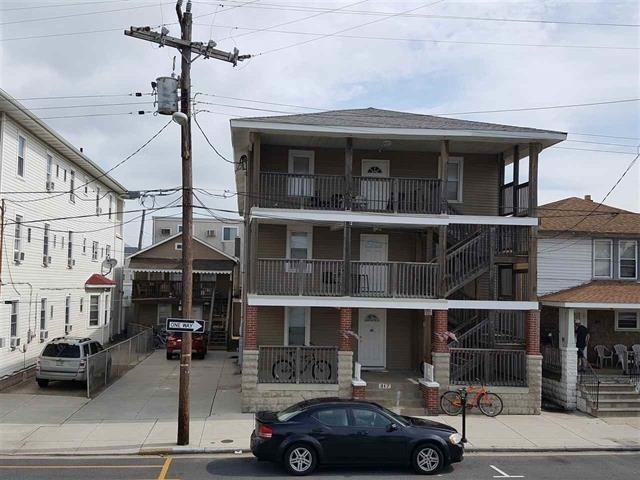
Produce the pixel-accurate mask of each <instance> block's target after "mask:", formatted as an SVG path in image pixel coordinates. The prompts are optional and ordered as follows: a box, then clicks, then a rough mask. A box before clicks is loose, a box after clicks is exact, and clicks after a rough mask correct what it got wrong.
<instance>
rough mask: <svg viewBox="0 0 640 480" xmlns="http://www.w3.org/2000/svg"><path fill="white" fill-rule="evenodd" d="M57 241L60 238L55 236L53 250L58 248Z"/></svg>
mask: <svg viewBox="0 0 640 480" xmlns="http://www.w3.org/2000/svg"><path fill="white" fill-rule="evenodd" d="M57 241H58V237H57V236H56V235H54V236H53V248H56V245H57Z"/></svg>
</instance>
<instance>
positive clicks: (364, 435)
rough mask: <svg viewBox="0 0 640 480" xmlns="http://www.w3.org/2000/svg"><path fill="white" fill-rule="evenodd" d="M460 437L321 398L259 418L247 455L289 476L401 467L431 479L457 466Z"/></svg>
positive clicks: (365, 405)
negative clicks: (325, 467)
mask: <svg viewBox="0 0 640 480" xmlns="http://www.w3.org/2000/svg"><path fill="white" fill-rule="evenodd" d="M461 440H462V436H461V435H460V434H459V433H458V432H457V431H456V429H455V428H453V427H450V426H449V425H444V424H442V423H437V422H432V421H428V420H422V419H419V418H413V417H405V416H401V415H397V414H395V413H393V412H391V411H389V410H387V409H386V408H384V407H381V406H380V405H377V404H375V403H371V402H365V401H357V400H343V399H338V398H324V399H315V400H307V401H304V402H301V403H297V404H295V405H293V406H291V407H289V408H287V409H285V410H283V411H281V412H277V413H276V412H258V413H257V414H256V425H255V430H254V431H253V433H252V434H251V451H252V452H253V454H254V455H255V456H256V457H257V458H258V460H268V461H272V462H282V463H283V464H284V466H285V468H286V469H287V471H288V472H289V473H290V474H292V475H308V474H310V473H311V472H313V471H314V470H315V469H316V467H317V466H318V465H319V464H334V465H335V464H337V465H356V464H357V465H385V464H386V465H394V464H395V465H406V466H412V467H413V469H414V470H415V471H416V472H417V473H420V474H427V475H431V474H435V473H438V472H439V471H440V470H441V469H442V468H443V467H445V466H446V465H449V464H451V463H454V462H460V461H462V455H463V452H464V446H463V444H462V441H461Z"/></svg>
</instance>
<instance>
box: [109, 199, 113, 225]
mask: <svg viewBox="0 0 640 480" xmlns="http://www.w3.org/2000/svg"><path fill="white" fill-rule="evenodd" d="M112 210H113V197H112V196H111V195H109V220H111V212H112Z"/></svg>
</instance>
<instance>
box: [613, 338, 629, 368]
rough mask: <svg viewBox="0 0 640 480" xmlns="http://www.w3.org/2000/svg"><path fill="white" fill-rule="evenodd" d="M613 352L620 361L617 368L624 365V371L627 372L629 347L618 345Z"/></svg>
mask: <svg viewBox="0 0 640 480" xmlns="http://www.w3.org/2000/svg"><path fill="white" fill-rule="evenodd" d="M613 351H614V352H616V355H617V357H618V361H617V362H616V367H617V366H618V365H622V371H623V372H626V371H627V360H628V358H627V347H626V346H625V345H622V344H621V343H617V344H615V345H614V346H613Z"/></svg>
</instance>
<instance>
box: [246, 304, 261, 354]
mask: <svg viewBox="0 0 640 480" xmlns="http://www.w3.org/2000/svg"><path fill="white" fill-rule="evenodd" d="M244 350H258V307H256V306H254V305H247V310H246V314H245V323H244Z"/></svg>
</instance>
